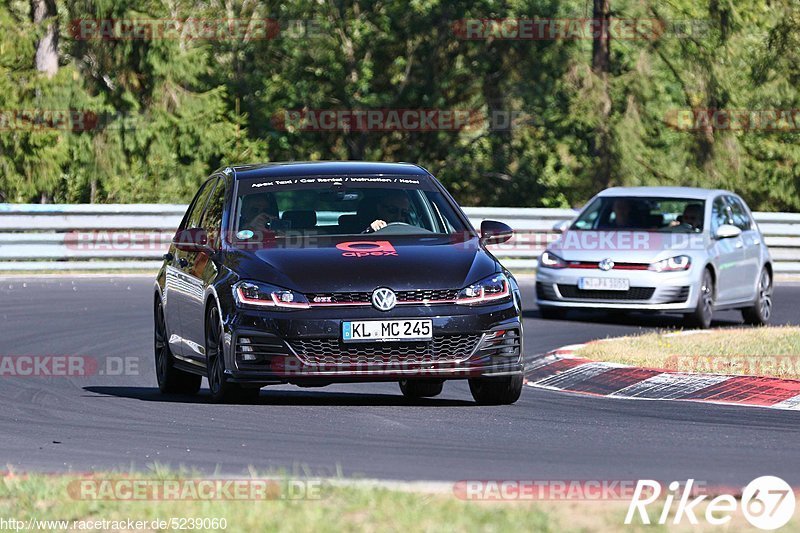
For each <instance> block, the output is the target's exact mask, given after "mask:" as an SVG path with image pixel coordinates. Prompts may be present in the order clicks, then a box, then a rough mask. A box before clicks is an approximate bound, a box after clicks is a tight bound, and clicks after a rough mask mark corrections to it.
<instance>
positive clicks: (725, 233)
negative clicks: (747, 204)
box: [714, 224, 742, 239]
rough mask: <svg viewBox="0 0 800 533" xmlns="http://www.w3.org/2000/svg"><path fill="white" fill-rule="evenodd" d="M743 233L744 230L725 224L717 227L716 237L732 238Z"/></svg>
mask: <svg viewBox="0 0 800 533" xmlns="http://www.w3.org/2000/svg"><path fill="white" fill-rule="evenodd" d="M741 234H742V230H740V229H739V228H737V227H736V226H732V225H730V224H723V225H721V226H720V227H718V228H717V232H716V233H715V234H714V237H716V238H717V239H732V238H734V237H738V236H739V235H741Z"/></svg>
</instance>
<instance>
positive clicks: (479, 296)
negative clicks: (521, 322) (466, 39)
mask: <svg viewBox="0 0 800 533" xmlns="http://www.w3.org/2000/svg"><path fill="white" fill-rule="evenodd" d="M510 297H511V288H510V284H509V282H508V278H507V277H506V276H505V274H494V275H492V276H489V277H488V278H484V279H482V280H480V281H479V282H477V283H473V284H472V285H470V286H469V287H464V288H463V289H461V291H459V293H458V297H457V298H456V303H458V304H462V305H476V304H482V303H485V302H496V301H499V300H504V299H508V298H510Z"/></svg>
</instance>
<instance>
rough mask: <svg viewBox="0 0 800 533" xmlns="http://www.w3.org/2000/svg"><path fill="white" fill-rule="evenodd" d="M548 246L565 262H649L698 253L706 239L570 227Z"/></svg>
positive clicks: (682, 235)
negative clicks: (574, 228) (582, 229)
mask: <svg viewBox="0 0 800 533" xmlns="http://www.w3.org/2000/svg"><path fill="white" fill-rule="evenodd" d="M547 249H548V250H549V251H551V252H552V253H554V254H556V255H557V256H559V257H561V258H562V259H564V260H566V261H601V260H603V259H605V258H611V259H613V260H614V261H616V262H618V263H619V262H626V263H652V262H654V261H660V260H661V259H666V258H669V257H674V256H676V255H690V256H691V255H693V254H695V253H697V252H701V251H703V250H705V249H706V241H705V236H704V235H703V234H702V233H666V232H652V231H581V230H570V231H567V232H566V233H564V234H563V235H561V236H560V237H559V238H558V239H557V240H556V241H554V242H552V243H551V244H550V245H549V246H548V247H547Z"/></svg>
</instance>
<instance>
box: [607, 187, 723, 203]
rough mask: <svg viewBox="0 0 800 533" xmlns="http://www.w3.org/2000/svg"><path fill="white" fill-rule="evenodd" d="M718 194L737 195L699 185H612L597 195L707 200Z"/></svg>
mask: <svg viewBox="0 0 800 533" xmlns="http://www.w3.org/2000/svg"><path fill="white" fill-rule="evenodd" d="M720 194H731V195H733V196H737V195H736V194H735V193H732V192H731V191H726V190H723V189H701V188H699V187H612V188H610V189H606V190H604V191H602V192H601V193H599V194H598V195H597V196H601V197H608V196H634V197H636V196H656V197H666V198H672V197H674V198H689V199H696V200H709V199H713V198H715V197H717V196H719V195H720Z"/></svg>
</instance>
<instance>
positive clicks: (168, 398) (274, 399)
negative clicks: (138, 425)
mask: <svg viewBox="0 0 800 533" xmlns="http://www.w3.org/2000/svg"><path fill="white" fill-rule="evenodd" d="M83 390H85V391H86V392H90V393H93V394H100V395H103V396H115V397H118V398H130V399H134V400H142V401H146V402H164V403H191V404H198V403H207V404H210V403H211V400H210V397H209V396H208V393H207V391H205V390H203V391H201V392H200V394H197V395H187V394H161V393H160V392H159V390H158V389H157V388H155V387H84V388H83ZM237 403H239V404H240V405H298V406H305V405H317V406H326V405H327V406H342V407H346V406H353V407H359V406H364V407H368V406H390V407H391V406H436V407H475V406H476V404H474V403H473V402H468V401H464V400H445V399H437V398H423V399H419V400H414V399H409V398H406V397H404V396H402V395H401V394H400V392H399V391H398V393H397V395H396V396H395V395H390V394H354V393H348V392H316V391H306V390H299V391H286V390H281V391H270V390H269V389H266V390H264V389H262V391H261V395H260V396H259V397H258V399H257V400H256V401H253V402H237Z"/></svg>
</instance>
